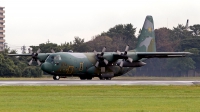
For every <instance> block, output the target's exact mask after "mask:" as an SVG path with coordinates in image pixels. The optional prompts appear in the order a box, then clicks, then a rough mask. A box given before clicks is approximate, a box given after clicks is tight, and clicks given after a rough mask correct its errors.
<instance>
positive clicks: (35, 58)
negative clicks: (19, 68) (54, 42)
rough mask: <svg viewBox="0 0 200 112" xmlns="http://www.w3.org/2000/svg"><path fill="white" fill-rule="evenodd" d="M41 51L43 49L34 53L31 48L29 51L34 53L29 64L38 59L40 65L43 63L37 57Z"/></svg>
mask: <svg viewBox="0 0 200 112" xmlns="http://www.w3.org/2000/svg"><path fill="white" fill-rule="evenodd" d="M40 51H41V50H40V49H38V50H37V52H36V53H33V51H32V50H30V49H29V52H30V53H32V59H31V61H30V62H29V63H28V64H29V65H31V64H32V62H33V61H36V62H37V63H38V65H40V64H41V62H40V61H39V60H38V59H37V56H38V53H40Z"/></svg>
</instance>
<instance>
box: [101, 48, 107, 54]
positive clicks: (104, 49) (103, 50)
mask: <svg viewBox="0 0 200 112" xmlns="http://www.w3.org/2000/svg"><path fill="white" fill-rule="evenodd" d="M105 51H106V47H103V49H102V51H101V56H103V54H104V52H105Z"/></svg>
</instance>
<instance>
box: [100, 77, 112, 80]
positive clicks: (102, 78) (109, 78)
mask: <svg viewBox="0 0 200 112" xmlns="http://www.w3.org/2000/svg"><path fill="white" fill-rule="evenodd" d="M99 79H100V80H111V77H99Z"/></svg>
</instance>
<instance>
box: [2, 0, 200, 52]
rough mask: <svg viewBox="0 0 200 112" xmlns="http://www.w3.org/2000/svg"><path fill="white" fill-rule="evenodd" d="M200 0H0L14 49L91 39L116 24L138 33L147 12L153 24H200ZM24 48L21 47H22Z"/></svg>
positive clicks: (6, 35)
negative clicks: (129, 24) (135, 30)
mask: <svg viewBox="0 0 200 112" xmlns="http://www.w3.org/2000/svg"><path fill="white" fill-rule="evenodd" d="M199 4H200V1H199V0H0V6H1V7H5V9H4V10H5V19H4V20H5V40H6V43H8V46H9V47H10V48H11V49H16V50H20V48H21V46H23V45H25V46H31V45H35V46H37V45H39V44H41V43H46V42H47V41H48V40H49V41H50V42H52V43H57V44H59V45H60V44H61V43H65V42H70V41H73V40H74V37H75V36H78V37H80V38H83V39H84V40H85V41H89V40H90V39H91V38H92V37H93V36H95V35H98V34H101V33H102V32H103V31H108V30H109V28H111V27H114V26H115V25H117V24H128V23H131V24H132V25H133V27H136V28H137V33H138V31H139V29H140V28H142V25H143V23H144V19H145V17H146V16H147V15H152V16H153V19H154V27H155V28H161V27H168V28H170V29H172V28H173V27H176V26H177V25H178V24H183V25H185V24H186V20H187V19H189V25H193V24H200V14H199V12H200V7H199ZM20 51H21V50H20Z"/></svg>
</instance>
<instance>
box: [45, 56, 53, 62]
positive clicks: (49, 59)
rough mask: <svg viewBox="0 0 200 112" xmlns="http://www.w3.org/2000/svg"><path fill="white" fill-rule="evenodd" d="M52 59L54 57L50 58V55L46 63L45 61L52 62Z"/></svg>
mask: <svg viewBox="0 0 200 112" xmlns="http://www.w3.org/2000/svg"><path fill="white" fill-rule="evenodd" d="M53 59H54V56H51V55H50V56H49V57H48V58H47V60H46V61H47V62H53Z"/></svg>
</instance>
